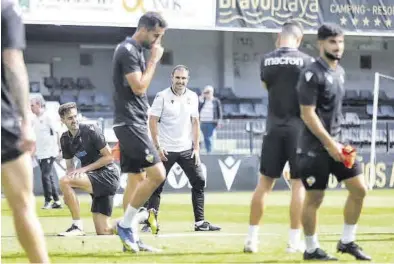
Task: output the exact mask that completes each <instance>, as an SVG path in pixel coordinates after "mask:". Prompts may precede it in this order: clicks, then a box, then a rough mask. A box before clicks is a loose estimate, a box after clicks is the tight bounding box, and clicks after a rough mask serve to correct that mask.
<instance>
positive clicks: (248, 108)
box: [239, 103, 257, 117]
mask: <svg viewBox="0 0 394 264" xmlns="http://www.w3.org/2000/svg"><path fill="white" fill-rule="evenodd" d="M239 112H240V113H241V115H243V116H244V117H256V116H257V114H256V112H255V110H254V108H253V104H251V103H241V104H240V105H239Z"/></svg>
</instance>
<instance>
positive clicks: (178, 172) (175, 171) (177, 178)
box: [167, 163, 207, 189]
mask: <svg viewBox="0 0 394 264" xmlns="http://www.w3.org/2000/svg"><path fill="white" fill-rule="evenodd" d="M201 169H202V173H203V176H204V179H205V186H204V187H205V188H206V187H207V167H206V166H205V165H204V164H201ZM167 182H168V184H169V185H170V186H171V187H172V188H174V189H182V188H183V187H185V186H186V185H187V187H188V188H192V186H191V185H190V182H189V179H188V178H187V176H186V173H185V172H184V171H183V170H182V168H181V166H179V164H178V163H175V164H174V166H172V168H171V169H170V171H169V172H168V175H167Z"/></svg>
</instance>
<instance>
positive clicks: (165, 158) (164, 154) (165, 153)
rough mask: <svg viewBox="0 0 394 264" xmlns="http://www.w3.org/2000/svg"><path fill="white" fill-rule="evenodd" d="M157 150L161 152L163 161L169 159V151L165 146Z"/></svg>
mask: <svg viewBox="0 0 394 264" xmlns="http://www.w3.org/2000/svg"><path fill="white" fill-rule="evenodd" d="M157 150H158V152H159V156H160V159H161V161H168V159H167V157H166V156H167V155H168V153H167V151H166V150H165V149H163V148H160V147H159V148H158V149H157Z"/></svg>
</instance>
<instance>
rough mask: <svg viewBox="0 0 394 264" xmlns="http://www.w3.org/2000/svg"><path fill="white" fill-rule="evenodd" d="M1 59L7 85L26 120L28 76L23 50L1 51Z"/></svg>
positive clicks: (27, 112)
mask: <svg viewBox="0 0 394 264" xmlns="http://www.w3.org/2000/svg"><path fill="white" fill-rule="evenodd" d="M2 59H3V63H4V75H5V79H6V81H7V85H8V87H9V89H10V92H11V94H12V97H13V98H14V100H15V103H16V106H17V108H18V110H19V113H20V115H21V116H22V119H23V120H24V121H26V119H28V114H29V77H28V75H27V70H26V66H25V61H24V59H23V52H22V51H21V50H16V49H6V50H4V51H3V54H2Z"/></svg>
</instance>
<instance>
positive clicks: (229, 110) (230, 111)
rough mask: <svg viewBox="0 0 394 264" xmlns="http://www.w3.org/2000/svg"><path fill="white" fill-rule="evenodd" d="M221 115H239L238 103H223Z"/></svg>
mask: <svg viewBox="0 0 394 264" xmlns="http://www.w3.org/2000/svg"><path fill="white" fill-rule="evenodd" d="M223 115H224V116H225V117H240V116H241V113H240V112H239V105H238V104H234V103H226V104H223Z"/></svg>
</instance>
